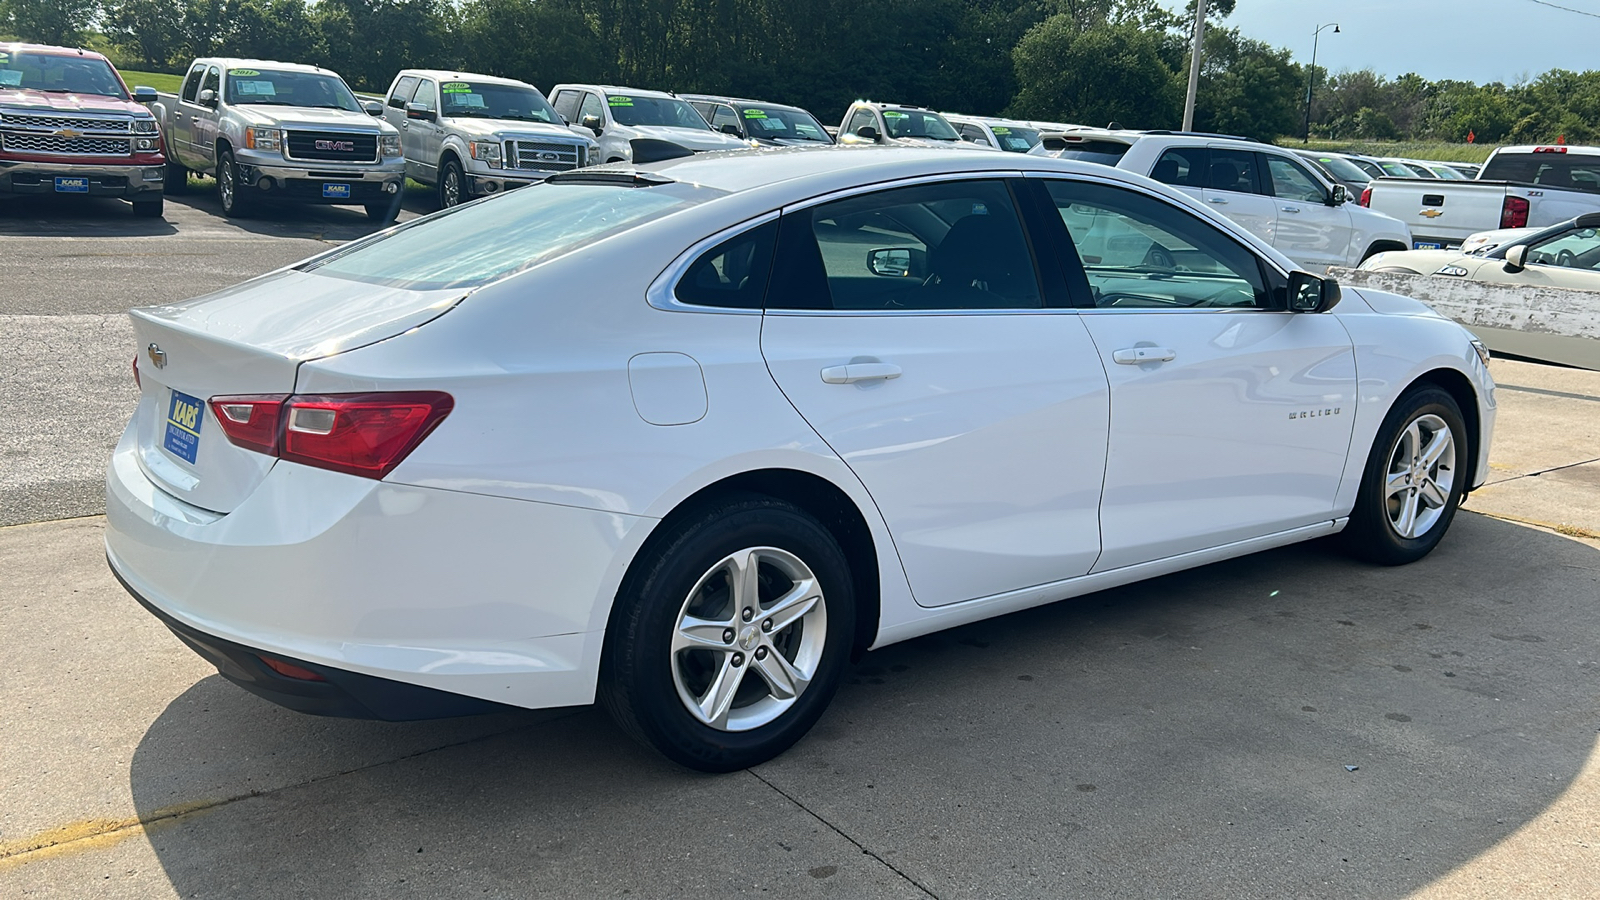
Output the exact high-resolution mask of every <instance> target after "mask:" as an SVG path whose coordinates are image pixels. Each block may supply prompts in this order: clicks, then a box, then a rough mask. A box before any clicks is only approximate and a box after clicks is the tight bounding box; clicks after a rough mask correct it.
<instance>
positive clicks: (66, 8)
mask: <svg viewBox="0 0 1600 900" xmlns="http://www.w3.org/2000/svg"><path fill="white" fill-rule="evenodd" d="M99 11H100V0H0V31H6V32H10V33H11V34H14V35H16V36H17V37H19V38H22V39H23V40H25V41H33V42H35V43H40V44H55V45H58V46H65V47H75V46H77V45H78V44H79V43H81V42H82V41H83V38H84V35H85V33H86V32H88V30H89V27H90V25H92V24H93V23H94V19H95V16H96V14H98V13H99Z"/></svg>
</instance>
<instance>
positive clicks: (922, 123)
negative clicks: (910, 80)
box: [838, 100, 997, 150]
mask: <svg viewBox="0 0 1600 900" xmlns="http://www.w3.org/2000/svg"><path fill="white" fill-rule="evenodd" d="M838 140H839V143H841V144H848V145H856V146H860V145H863V144H877V145H879V146H885V147H889V146H894V147H965V148H967V149H969V150H973V149H988V150H994V149H997V148H995V147H987V148H980V147H979V146H978V145H976V144H971V143H968V142H966V141H963V140H962V139H961V134H960V133H959V132H957V131H956V128H955V126H954V125H951V124H950V123H949V122H948V121H946V120H945V118H944V116H941V115H940V114H938V113H936V112H934V111H933V110H930V109H923V108H922V107H920V106H905V105H901V104H898V103H875V102H873V101H871V100H857V101H856V102H855V103H852V104H850V108H849V109H847V110H845V113H844V118H843V119H841V120H840V121H839V134H838Z"/></svg>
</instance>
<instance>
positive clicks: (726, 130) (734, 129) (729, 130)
mask: <svg viewBox="0 0 1600 900" xmlns="http://www.w3.org/2000/svg"><path fill="white" fill-rule="evenodd" d="M717 130H718V131H720V132H722V133H723V134H731V135H733V136H734V137H744V135H743V134H741V133H740V132H739V126H737V125H735V124H733V123H732V122H725V123H723V125H722V127H721V128H718V129H717Z"/></svg>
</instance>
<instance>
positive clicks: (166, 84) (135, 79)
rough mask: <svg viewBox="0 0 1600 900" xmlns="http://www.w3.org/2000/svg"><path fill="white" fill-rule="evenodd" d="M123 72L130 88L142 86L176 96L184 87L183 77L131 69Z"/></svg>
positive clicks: (124, 79) (123, 78)
mask: <svg viewBox="0 0 1600 900" xmlns="http://www.w3.org/2000/svg"><path fill="white" fill-rule="evenodd" d="M121 72H122V80H123V81H126V82H127V83H128V87H130V88H131V87H137V86H139V85H141V84H142V85H144V86H146V87H153V88H155V89H156V90H158V91H161V92H162V93H166V94H176V93H177V92H178V90H179V88H181V87H182V86H183V76H182V75H163V74H161V73H160V72H135V71H132V70H129V69H122V70H121Z"/></svg>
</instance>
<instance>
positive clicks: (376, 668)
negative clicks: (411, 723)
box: [106, 430, 648, 719]
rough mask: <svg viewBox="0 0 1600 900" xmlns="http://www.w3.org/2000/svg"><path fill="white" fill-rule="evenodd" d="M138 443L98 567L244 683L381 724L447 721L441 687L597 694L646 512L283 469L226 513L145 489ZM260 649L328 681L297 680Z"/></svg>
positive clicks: (575, 701) (566, 698) (536, 703)
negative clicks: (612, 609) (609, 623)
mask: <svg viewBox="0 0 1600 900" xmlns="http://www.w3.org/2000/svg"><path fill="white" fill-rule="evenodd" d="M136 440H137V439H136V436H135V435H134V434H133V433H132V430H130V432H129V433H128V434H125V435H124V437H123V440H122V442H121V443H120V444H119V445H118V447H117V449H116V451H115V452H114V453H113V455H112V459H111V463H110V466H109V467H108V471H107V489H106V518H107V529H106V553H107V560H108V562H109V563H110V565H111V568H112V570H113V571H114V572H115V573H116V575H117V577H118V578H119V579H120V580H121V581H122V582H123V583H124V585H126V586H127V588H128V590H129V591H130V592H131V593H133V594H134V595H135V596H136V597H138V598H139V599H140V602H142V603H143V604H144V605H145V606H146V607H148V608H149V609H151V611H152V612H154V613H155V614H157V615H158V616H160V617H161V618H162V620H163V621H165V622H166V623H167V624H168V625H169V627H172V628H173V630H174V631H175V632H177V633H178V634H179V635H180V637H183V638H184V639H185V641H186V642H188V643H189V644H190V646H192V647H194V648H195V650H196V651H197V652H199V653H200V654H201V655H202V656H205V657H206V658H207V659H210V660H211V661H212V662H214V663H216V664H217V666H218V668H219V669H220V670H221V671H222V672H223V674H225V675H228V676H229V677H230V678H231V679H233V680H234V681H237V682H239V683H240V684H241V685H243V686H245V687H247V688H249V689H250V690H253V691H256V692H257V693H261V694H262V695H263V696H268V697H269V698H270V699H274V700H277V701H278V702H280V703H283V704H284V705H286V706H290V707H293V708H296V709H306V711H309V712H321V713H324V714H329V715H378V716H379V717H381V718H390V719H397V718H426V717H429V716H432V715H441V714H453V713H448V712H439V710H441V709H451V708H454V707H453V706H452V705H451V704H446V703H444V702H443V701H442V700H441V699H440V698H439V697H437V696H436V694H437V693H438V692H444V693H447V694H451V695H457V696H459V697H461V698H463V699H465V698H474V699H476V700H488V701H492V702H495V703H504V704H508V705H512V706H520V707H526V708H543V707H554V706H574V705H580V704H585V703H589V702H592V701H593V699H594V689H595V682H596V678H597V674H598V670H599V661H600V647H601V642H602V638H603V633H604V617H605V615H606V613H607V610H608V609H609V600H610V598H611V597H612V596H614V595H615V591H616V584H617V583H618V581H620V577H621V576H620V571H618V570H619V567H620V566H622V565H623V561H622V560H621V559H620V556H619V552H618V551H619V549H620V548H621V547H622V546H623V544H624V542H625V541H626V540H627V537H628V535H629V533H630V532H631V531H632V529H633V528H634V527H636V526H638V525H639V524H640V523H641V522H645V521H648V520H644V519H641V518H639V517H632V516H621V515H616V514H610V513H602V512H596V511H593V510H585V509H578V508H574V507H566V506H558V505H555V504H549V503H537V502H529V501H523V500H508V499H505V498H500V497H490V496H484V495H479V494H469V493H465V492H460V491H447V490H438V489H433V488H422V487H413V486H408V485H403V484H393V483H390V482H380V481H372V480H369V479H364V478H357V477H355V476H350V475H342V474H339V473H335V472H328V471H325V470H320V469H314V468H310V467H307V466H301V465H296V464H293V463H285V462H280V463H277V464H276V465H274V466H273V467H272V468H271V470H269V471H268V472H267V474H266V476H265V478H264V479H263V480H262V481H261V483H260V484H259V485H257V486H256V487H255V489H254V490H253V491H252V492H251V493H250V495H249V496H248V497H246V499H245V500H244V501H243V502H242V503H240V504H239V505H238V506H237V507H236V508H235V509H234V510H233V511H232V512H230V513H228V514H226V515H219V514H217V513H214V512H208V511H206V510H202V509H200V508H198V507H194V506H191V505H189V504H186V503H184V502H183V501H181V500H179V499H177V498H175V497H173V496H172V495H170V494H168V493H166V492H164V491H163V490H161V488H159V487H158V486H157V485H156V484H155V483H154V482H153V481H151V480H150V478H149V477H148V476H147V475H146V474H145V472H144V470H143V468H142V467H141V465H140V463H139V461H138V448H137V446H136ZM262 654H265V655H268V656H271V657H272V658H274V659H280V660H283V661H285V662H289V663H291V664H293V665H297V666H301V667H303V668H306V669H309V670H311V671H314V672H317V673H319V674H322V675H323V676H324V677H325V678H326V680H327V683H328V685H329V687H320V686H312V687H307V686H306V685H316V684H317V683H316V682H307V683H306V684H305V685H303V684H293V683H292V680H290V679H284V678H282V677H280V676H278V675H277V674H276V673H274V672H272V671H271V670H270V669H266V668H265V664H264V663H262V662H261V659H260V657H261V655H262ZM286 681H289V682H291V683H290V684H288V685H286V684H285V682H286ZM383 682H391V683H394V684H387V685H384V684H381V683H383ZM409 687H414V688H418V689H426V690H418V691H410V690H407V689H406V688H409ZM290 688H293V689H294V690H290ZM430 691H431V692H432V693H430ZM308 692H309V693H308ZM408 704H409V705H414V706H415V707H416V708H415V709H414V710H411V711H407V709H406V707H407V706H408ZM469 705H470V704H469ZM363 710H365V712H363Z"/></svg>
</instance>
